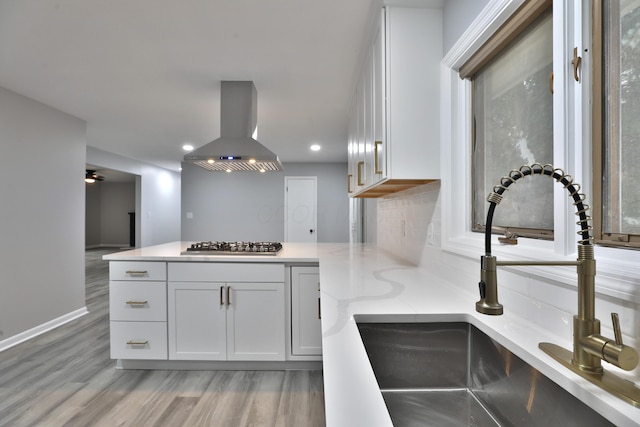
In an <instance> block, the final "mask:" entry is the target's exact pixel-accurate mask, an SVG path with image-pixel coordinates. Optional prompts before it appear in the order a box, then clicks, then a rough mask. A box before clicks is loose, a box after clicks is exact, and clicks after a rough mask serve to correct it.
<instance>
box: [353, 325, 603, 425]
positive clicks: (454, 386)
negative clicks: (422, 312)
mask: <svg viewBox="0 0 640 427" xmlns="http://www.w3.org/2000/svg"><path fill="white" fill-rule="evenodd" d="M358 329H359V330H360V336H361V337H362V342H363V344H364V346H365V349H366V351H367V354H368V356H369V361H370V362H371V366H372V368H373V371H374V374H375V376H376V379H377V380H378V385H379V387H380V391H381V392H382V396H383V398H384V400H385V403H386V405H387V409H388V410H389V414H390V416H391V419H392V421H393V424H394V426H395V427H402V426H438V427H443V426H544V427H550V426H576V427H577V426H581V427H582V426H612V425H613V424H611V423H610V422H609V421H607V420H606V419H605V418H603V417H602V416H601V415H599V414H598V413H597V412H595V411H594V410H592V409H591V408H590V407H588V406H587V405H585V404H584V403H582V402H581V401H580V400H578V399H577V398H575V397H574V396H572V395H571V394H570V393H568V392H567V391H565V390H564V389H563V388H561V387H560V386H558V385H557V384H556V383H554V382H553V381H551V380H550V379H548V378H547V377H545V376H544V375H542V374H541V373H540V372H539V371H537V370H536V369H534V368H533V367H531V366H530V365H528V364H527V363H525V362H524V361H523V360H522V359H520V358H518V357H517V356H515V355H514V354H513V353H511V352H510V351H509V350H507V349H506V348H505V347H503V346H502V345H500V344H499V343H497V342H496V341H494V340H493V339H492V338H490V337H489V336H487V335H486V334H484V333H483V332H481V331H480V330H479V329H477V328H476V327H475V326H473V325H471V324H469V323H465V322H441V323H369V322H358Z"/></svg>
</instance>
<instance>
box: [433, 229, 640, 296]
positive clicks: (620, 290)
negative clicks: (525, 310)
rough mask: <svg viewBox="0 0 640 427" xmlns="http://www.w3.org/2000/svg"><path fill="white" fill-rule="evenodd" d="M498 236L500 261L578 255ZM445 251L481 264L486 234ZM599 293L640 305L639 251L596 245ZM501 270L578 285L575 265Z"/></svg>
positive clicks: (446, 244)
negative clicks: (506, 242) (504, 241)
mask: <svg viewBox="0 0 640 427" xmlns="http://www.w3.org/2000/svg"><path fill="white" fill-rule="evenodd" d="M497 239H498V236H493V239H492V247H491V250H492V255H494V256H495V257H497V258H498V259H499V260H501V261H518V260H522V261H550V260H551V261H573V260H575V259H576V255H575V254H573V255H569V256H562V255H558V254H557V253H555V252H554V243H553V242H550V241H543V240H537V239H525V238H522V237H521V238H519V239H518V245H516V246H510V245H501V244H500V243H498V241H497ZM442 250H443V251H444V252H447V253H450V254H451V255H455V256H460V257H464V258H467V259H472V260H474V261H477V262H478V269H479V266H480V256H481V255H483V254H484V234H481V233H466V235H464V236H461V237H458V238H451V239H448V240H447V241H443V244H442ZM595 258H596V265H597V274H596V293H597V294H599V295H606V296H609V297H613V298H617V299H621V300H624V301H628V302H632V303H635V304H640V251H632V250H624V249H616V248H609V247H601V246H596V248H595ZM500 268H501V269H505V270H509V271H513V272H520V273H522V274H525V275H527V276H530V277H532V278H534V279H538V280H547V281H548V280H553V281H556V282H559V283H562V284H564V285H567V286H571V287H575V286H577V283H576V271H575V268H574V267H555V266H510V267H500Z"/></svg>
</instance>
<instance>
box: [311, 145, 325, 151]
mask: <svg viewBox="0 0 640 427" xmlns="http://www.w3.org/2000/svg"><path fill="white" fill-rule="evenodd" d="M309 148H311V151H320V148H322V147H320V146H319V145H318V144H313V145H312V146H311V147H309Z"/></svg>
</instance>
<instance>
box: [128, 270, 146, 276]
mask: <svg viewBox="0 0 640 427" xmlns="http://www.w3.org/2000/svg"><path fill="white" fill-rule="evenodd" d="M126 273H127V274H128V275H130V276H143V275H145V274H147V273H148V271H147V270H127V271H126Z"/></svg>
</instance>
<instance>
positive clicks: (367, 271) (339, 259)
mask: <svg viewBox="0 0 640 427" xmlns="http://www.w3.org/2000/svg"><path fill="white" fill-rule="evenodd" d="M187 244H188V243H187V242H174V243H168V244H165V245H158V246H154V247H149V248H142V249H135V250H131V251H126V252H120V253H116V254H111V255H107V256H105V257H104V258H105V259H107V260H149V261H178V260H179V261H190V262H191V261H196V262H197V261H204V262H284V263H319V265H320V282H321V300H322V308H321V309H322V337H323V338H322V345H323V370H324V373H323V376H324V392H325V408H326V420H327V426H329V427H342V426H369V427H375V426H392V423H391V419H390V417H389V414H388V412H387V409H386V406H385V403H384V401H383V399H382V395H381V393H380V392H379V389H378V385H377V382H376V379H375V376H374V374H373V371H372V369H371V366H370V365H369V360H368V357H367V355H366V353H365V350H364V346H363V345H362V341H361V340H360V335H359V333H358V329H357V326H356V320H355V319H363V320H370V319H375V318H380V316H385V317H386V320H388V321H426V322H429V321H464V322H468V323H471V324H473V325H474V326H476V327H477V328H478V329H480V330H481V331H483V332H484V333H486V334H487V335H489V336H490V337H491V338H493V339H494V340H496V341H498V342H499V343H501V344H502V345H504V346H505V347H507V348H508V349H509V350H510V351H511V352H513V353H514V354H516V355H517V356H518V357H520V358H521V359H523V360H524V361H525V362H527V363H529V364H530V365H532V366H533V367H534V368H536V369H538V370H539V371H540V372H541V373H542V374H544V375H546V376H547V377H549V378H550V379H552V380H553V381H555V382H556V383H557V384H559V385H560V386H561V387H563V388H564V389H566V390H567V391H569V392H570V393H571V394H573V395H574V396H576V397H577V398H579V399H580V400H582V401H583V402H584V403H586V404H587V405H589V406H590V407H592V408H593V409H594V410H596V411H597V412H599V413H600V414H602V415H603V416H604V417H606V418H608V419H609V420H610V421H611V422H613V423H614V424H615V425H617V426H640V408H635V407H633V406H632V405H630V404H628V403H626V402H623V401H622V400H620V399H618V398H617V397H615V396H613V395H611V394H609V393H607V392H605V391H603V390H601V389H600V388H598V387H597V386H595V385H593V384H591V383H589V382H588V381H586V380H584V379H582V378H580V377H579V376H577V375H576V374H574V373H572V372H571V371H569V370H568V369H566V368H564V367H563V366H561V365H560V364H559V363H557V362H555V361H554V360H553V359H551V358H550V357H549V356H548V355H546V354H545V353H544V352H542V351H541V350H540V349H539V348H538V343H539V342H553V343H556V344H559V345H562V346H564V347H565V348H569V349H570V348H571V346H572V344H571V337H558V336H550V335H549V334H548V333H544V331H543V330H542V329H538V328H536V327H535V326H532V325H531V324H528V323H526V322H524V321H523V320H522V319H520V318H519V317H517V316H515V315H513V314H507V313H505V315H503V316H485V315H482V314H478V313H477V312H476V311H475V302H476V300H477V295H476V292H475V290H476V287H475V286H469V291H468V292H467V291H463V290H461V289H462V288H459V287H456V286H454V285H453V284H452V283H449V282H447V280H446V279H443V278H442V277H446V275H442V274H438V273H441V272H434V271H427V270H426V269H424V268H420V267H416V266H414V265H411V264H409V263H408V262H406V261H403V260H401V259H398V258H396V257H394V256H392V255H391V254H389V253H388V252H386V251H385V250H384V249H381V248H378V247H376V246H370V245H349V244H338V243H321V244H295V243H293V244H292V243H285V244H283V245H284V248H283V250H282V251H281V252H280V253H279V254H278V255H277V256H248V255H240V256H229V255H226V256H186V255H179V254H180V251H181V250H184V249H183V248H186V246H187ZM607 368H608V367H606V368H605V369H607Z"/></svg>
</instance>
